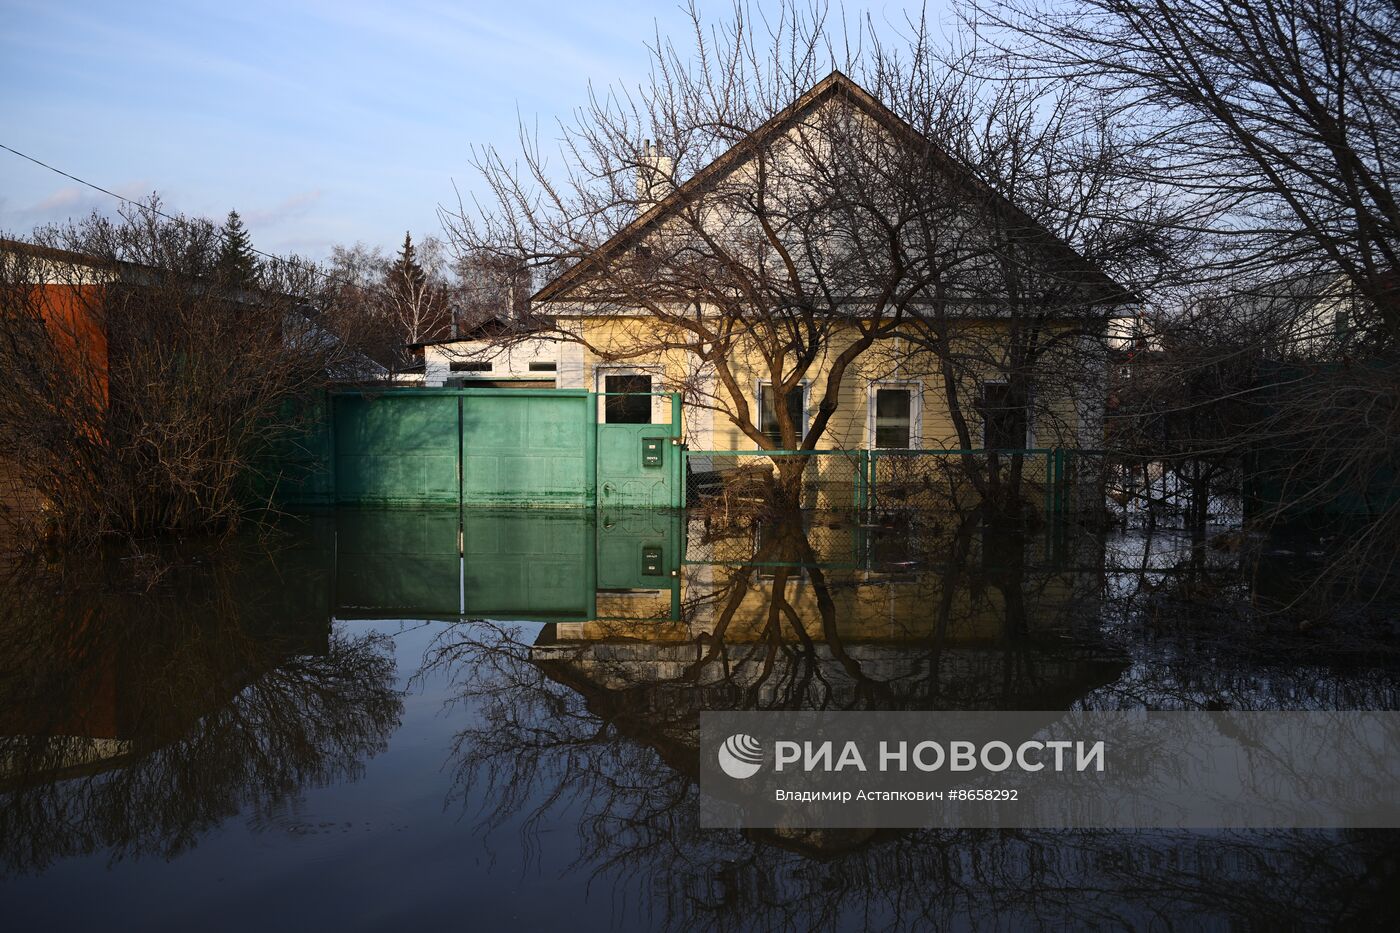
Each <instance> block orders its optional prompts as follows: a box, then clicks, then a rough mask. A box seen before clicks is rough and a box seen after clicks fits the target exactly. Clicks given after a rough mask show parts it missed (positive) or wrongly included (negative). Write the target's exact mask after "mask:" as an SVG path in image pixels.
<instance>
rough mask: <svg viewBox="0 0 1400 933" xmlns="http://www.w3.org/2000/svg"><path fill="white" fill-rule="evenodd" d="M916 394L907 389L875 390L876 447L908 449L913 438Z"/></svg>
mask: <svg viewBox="0 0 1400 933" xmlns="http://www.w3.org/2000/svg"><path fill="white" fill-rule="evenodd" d="M913 426H914V392H913V390H912V389H907V388H877V389H876V390H875V446H876V447H902V448H907V447H909V446H911V445H910V440H911V438H912V437H913Z"/></svg>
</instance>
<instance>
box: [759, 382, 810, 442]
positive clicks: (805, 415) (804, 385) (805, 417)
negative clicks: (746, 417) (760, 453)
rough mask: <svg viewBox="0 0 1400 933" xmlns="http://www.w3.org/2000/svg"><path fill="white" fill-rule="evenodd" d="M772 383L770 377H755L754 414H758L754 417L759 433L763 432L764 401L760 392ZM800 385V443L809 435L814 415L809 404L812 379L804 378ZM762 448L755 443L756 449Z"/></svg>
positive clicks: (798, 440)
mask: <svg viewBox="0 0 1400 933" xmlns="http://www.w3.org/2000/svg"><path fill="white" fill-rule="evenodd" d="M772 384H773V382H772V380H769V379H755V380H754V383H753V405H754V409H755V411H754V415H755V416H756V417H755V418H754V426H755V427H757V428H758V433H759V434H762V433H763V401H762V399H760V398H759V397H758V394H759V392H760V391H762V388H763V386H766V385H772ZM798 385H799V387H800V388H801V389H802V430H801V431H799V432H798V438H797V442H798V443H799V444H800V443H802V439H803V438H804V437H806V436H807V428H808V426H809V425H810V424H811V423H812V416H811V413H810V411H809V409H808V405H809V404H810V403H811V401H812V399H811V392H812V384H811V381H810V380H808V379H803V380H802V382H800V383H799V384H798ZM762 449H763V448H762V447H760V446H759V445H757V444H755V445H754V450H762Z"/></svg>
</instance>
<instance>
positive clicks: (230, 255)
mask: <svg viewBox="0 0 1400 933" xmlns="http://www.w3.org/2000/svg"><path fill="white" fill-rule="evenodd" d="M219 235H220V236H219V238H220V242H219V254H218V256H217V257H216V258H215V260H214V271H215V272H216V273H218V275H219V278H220V279H221V280H222V281H223V282H224V284H226V285H229V286H232V287H235V288H245V287H247V286H249V285H251V284H253V281H254V280H255V279H256V278H257V274H258V257H257V254H255V253H254V252H253V241H252V238H251V237H249V235H248V228H247V227H245V226H243V218H242V217H239V216H238V211H229V212H228V219H227V220H225V221H224V225H223V227H222V228H221V229H220V231H219Z"/></svg>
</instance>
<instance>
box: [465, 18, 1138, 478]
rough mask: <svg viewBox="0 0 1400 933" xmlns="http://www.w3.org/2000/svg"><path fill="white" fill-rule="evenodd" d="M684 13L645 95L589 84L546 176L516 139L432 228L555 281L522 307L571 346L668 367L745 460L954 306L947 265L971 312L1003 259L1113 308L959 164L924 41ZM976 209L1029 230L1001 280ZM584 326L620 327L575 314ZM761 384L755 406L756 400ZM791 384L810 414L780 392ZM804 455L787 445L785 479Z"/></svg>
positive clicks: (959, 144)
mask: <svg viewBox="0 0 1400 933" xmlns="http://www.w3.org/2000/svg"><path fill="white" fill-rule="evenodd" d="M691 17H692V24H693V28H694V31H695V36H694V38H695V42H694V45H693V48H688V49H686V50H685V51H684V52H681V51H678V50H677V48H676V47H675V46H673V45H672V44H671V43H670V42H669V41H668V40H664V39H662V38H661V37H658V40H657V44H656V46H655V49H654V50H653V51H654V54H653V63H652V72H651V76H650V79H649V80H648V81H647V83H646V84H645V85H644V86H642V87H640V88H638V89H637V90H636V91H629V90H626V89H617V90H614V91H611V92H609V93H606V94H596V93H595V94H594V95H592V96H591V98H590V101H589V104H588V105H587V106H586V107H585V108H583V109H581V110H580V111H579V113H578V114H577V117H576V119H575V120H574V121H573V122H572V123H570V124H568V125H565V126H563V127H562V128H561V132H562V135H563V147H564V154H565V157H566V161H567V164H568V168H567V169H566V171H565V173H564V174H563V176H562V177H559V176H556V175H555V174H554V173H553V170H552V168H551V167H550V166H549V165H548V164H547V161H546V158H545V155H544V152H543V150H542V148H541V143H540V140H539V139H538V138H536V137H533V136H531V135H530V134H529V133H527V132H525V131H523V130H522V135H523V142H524V146H525V157H524V160H523V162H521V163H519V164H517V163H516V161H515V160H514V159H512V158H508V157H506V156H504V155H502V154H500V153H498V152H496V151H494V150H487V151H485V152H482V153H479V154H478V156H477V158H476V166H477V168H478V169H479V170H480V171H481V172H482V174H483V176H484V178H485V180H486V182H487V184H488V186H489V188H490V190H491V192H492V193H493V195H494V198H493V199H492V203H490V205H489V206H488V207H487V208H485V209H482V210H479V211H477V212H476V213H474V214H469V213H468V212H466V211H465V210H463V211H461V212H459V213H457V214H456V215H452V216H449V217H448V218H447V220H448V223H449V228H450V231H451V233H452V236H453V241H454V244H455V245H456V246H457V248H458V249H459V251H461V252H464V253H470V252H486V253H490V254H493V255H501V256H512V257H515V258H516V259H517V260H518V261H519V262H521V263H522V264H525V265H528V266H530V267H531V268H535V269H542V270H549V271H550V273H551V275H552V280H551V281H550V283H549V284H548V285H546V286H545V288H544V289H543V290H542V291H541V292H540V293H539V294H538V295H537V296H536V299H537V302H539V303H540V304H539V306H538V307H537V308H536V309H535V310H536V312H538V313H541V314H544V315H549V316H552V317H553V319H554V321H555V326H556V328H557V331H558V333H559V334H560V335H561V336H562V337H563V338H564V339H567V340H574V341H577V342H580V343H583V344H584V345H585V346H586V347H587V348H588V349H589V350H590V351H591V352H592V353H594V354H596V355H597V357H598V358H601V359H604V360H633V361H642V360H645V361H649V362H650V361H655V360H657V359H667V360H671V361H676V362H678V363H679V364H680V365H679V369H680V370H681V371H683V372H684V375H683V376H681V377H679V378H677V377H674V376H673V380H674V382H675V384H674V385H673V386H672V387H673V388H677V389H680V390H682V391H684V392H685V393H686V401H687V403H688V404H689V405H690V406H692V407H693V408H700V409H703V408H709V409H711V410H713V411H715V412H716V413H717V414H719V415H720V416H722V417H723V418H725V419H726V420H727V421H728V422H729V423H730V424H731V425H733V426H734V427H735V428H737V430H738V432H739V433H740V434H742V435H743V436H745V437H747V438H748V439H749V440H751V441H752V442H754V443H755V444H756V445H757V446H758V447H760V448H761V449H789V450H814V449H817V448H818V447H820V446H822V443H823V437H824V436H825V435H826V433H827V430H828V428H829V427H830V426H831V422H832V418H833V416H834V415H835V414H836V412H837V410H838V408H839V407H840V405H841V397H842V395H843V392H846V391H847V389H848V388H849V386H850V384H851V382H852V381H853V378H854V375H855V373H856V372H857V371H858V370H859V368H860V366H861V363H862V361H863V360H865V359H866V358H867V357H871V356H872V354H871V351H872V350H873V349H874V348H877V347H879V346H882V345H883V343H884V342H885V341H887V340H889V339H890V338H893V337H895V336H897V335H900V334H901V333H903V334H906V335H909V334H914V333H922V334H925V335H927V334H929V333H930V332H929V331H928V330H927V329H923V330H922V331H920V329H919V328H917V327H914V326H911V325H912V323H913V322H914V321H916V320H917V319H920V318H921V317H923V316H925V315H926V314H927V309H928V308H930V307H937V306H941V305H946V304H947V303H948V302H949V300H950V296H949V292H948V282H947V278H948V275H947V272H948V266H949V264H955V265H958V266H959V267H962V268H966V269H968V270H975V272H970V273H969V277H970V278H971V277H976V278H978V279H979V282H980V287H981V288H982V289H983V291H984V296H983V297H982V300H983V301H984V302H985V303H991V302H993V301H1001V302H1002V303H1003V304H1004V301H1005V298H1006V283H1005V278H1006V276H1005V272H1006V270H1007V269H1009V268H1011V267H1012V266H1015V265H1018V264H1024V263H1026V262H1032V263H1040V264H1049V265H1051V266H1052V267H1054V268H1055V269H1056V270H1058V273H1057V274H1058V277H1059V278H1060V279H1064V278H1065V277H1066V276H1067V274H1068V272H1069V271H1070V270H1073V271H1074V272H1076V273H1077V274H1078V279H1077V283H1076V284H1077V286H1078V287H1079V289H1080V291H1079V293H1077V294H1076V295H1075V298H1074V300H1075V301H1076V302H1077V303H1078V304H1080V305H1082V304H1084V302H1085V301H1086V300H1088V301H1097V300H1102V298H1103V297H1104V295H1103V294H1099V295H1096V296H1092V297H1088V298H1086V296H1085V294H1084V293H1083V292H1084V290H1085V288H1086V287H1088V286H1092V287H1095V288H1098V289H1099V291H1100V292H1101V293H1103V292H1105V291H1108V292H1112V293H1113V294H1114V295H1115V296H1120V297H1121V290H1120V289H1117V288H1116V287H1115V286H1113V283H1111V282H1108V281H1107V280H1106V279H1105V278H1104V277H1103V276H1102V275H1098V274H1096V273H1094V272H1093V271H1092V270H1091V269H1090V268H1089V266H1088V264H1087V263H1086V262H1085V261H1084V260H1083V259H1082V258H1081V257H1078V256H1076V255H1075V254H1074V253H1073V251H1072V250H1069V249H1067V248H1065V247H1063V245H1062V244H1058V242H1056V241H1055V240H1054V238H1053V237H1052V236H1051V235H1050V233H1049V232H1048V231H1047V230H1045V229H1044V227H1043V226H1041V225H1040V224H1039V223H1037V222H1036V221H1034V220H1032V219H1030V218H1028V217H1027V216H1026V215H1025V214H1024V213H1022V212H1020V211H1018V210H1017V209H1015V208H1014V207H1012V206H1011V205H1010V204H1009V203H1008V202H1007V201H1006V200H1005V198H1004V197H1003V196H1002V195H1001V194H1000V193H999V192H997V191H996V189H995V188H994V187H992V186H991V185H989V184H988V183H986V181H985V180H983V179H980V178H979V177H978V176H977V173H976V172H974V171H972V170H971V169H970V168H969V167H968V166H967V165H966V164H964V162H963V161H961V160H960V159H959V157H958V156H957V155H956V154H955V153H957V152H960V151H962V150H964V149H965V148H966V146H965V145H964V144H963V141H962V140H961V139H960V138H958V137H959V134H961V133H965V132H967V131H968V130H969V129H971V128H972V127H973V125H974V123H975V121H974V122H973V123H968V122H964V123H961V124H958V123H952V124H950V123H948V122H946V121H944V120H943V119H942V117H941V115H940V114H939V112H938V108H939V107H940V106H941V105H942V104H943V103H944V102H945V100H944V97H943V96H942V95H940V94H939V93H936V92H934V93H930V91H929V88H928V87H927V86H926V84H925V83H924V82H926V81H927V80H928V79H929V76H930V74H932V73H933V72H934V71H935V70H936V69H937V68H939V67H940V66H941V65H942V63H941V62H940V61H939V60H938V59H937V58H936V57H935V55H934V53H933V50H932V48H931V46H930V45H929V44H928V43H927V42H926V41H925V39H924V33H922V32H919V31H917V30H916V33H915V35H914V38H912V39H911V41H910V44H909V46H908V47H907V48H904V47H901V49H900V50H899V51H898V52H896V51H894V50H891V49H885V48H881V47H879V46H878V44H875V43H874V38H873V31H871V30H870V29H869V27H868V25H861V26H859V27H858V28H857V33H858V35H849V34H846V35H845V36H844V39H846V40H849V41H846V42H845V44H844V45H843V44H841V43H842V41H843V39H838V36H841V35H842V29H844V28H845V25H846V24H841V25H840V26H839V27H838V26H835V25H834V24H829V23H828V22H827V19H826V13H825V11H824V9H822V8H815V9H811V10H809V9H808V8H805V7H801V6H800V5H797V4H789V5H786V6H785V7H784V9H783V14H782V16H781V17H780V19H779V20H778V21H777V22H773V23H770V22H764V21H758V22H755V21H753V20H752V19H751V18H750V17H749V16H748V15H747V11H746V9H745V8H743V7H736V8H735V10H734V12H733V16H732V18H731V19H730V20H728V21H727V22H725V23H723V24H721V25H720V26H718V27H716V28H714V29H713V30H710V29H709V27H708V26H707V25H706V24H705V23H704V22H703V21H702V18H701V16H700V14H699V12H698V11H697V10H696V9H695V8H693V7H692V9H691ZM765 27H766V31H765ZM862 39H867V40H869V41H870V42H871V43H872V47H873V48H874V51H866V52H862V51H861V48H860V41H861V40H862ZM902 56H912V57H913V62H914V64H913V66H912V69H913V70H912V71H911V70H909V69H908V68H906V67H905V66H903V65H902V64H900V63H901V62H903V61H904V58H902ZM846 72H850V73H852V74H855V75H856V76H857V77H858V78H860V79H862V80H864V81H866V82H867V83H868V84H870V86H871V88H872V90H873V91H874V93H871V92H870V91H867V90H866V89H865V88H864V87H862V86H861V84H859V83H857V82H856V81H854V80H852V79H851V78H848V77H847V75H846ZM969 116H980V112H979V111H978V109H977V108H976V107H973V108H972V109H971V110H970V111H969ZM653 140H654V142H653ZM988 216H1010V217H1014V218H1015V224H1016V225H1018V226H1020V227H1023V228H1025V229H1024V230H1022V231H1021V234H1020V235H1021V236H1022V238H1023V239H1025V240H1033V241H1034V243H1035V246H1034V248H1033V249H1031V248H1020V247H1019V246H1018V249H1019V252H1015V251H1012V250H1008V249H1002V250H1001V259H1002V263H1001V267H1000V268H1001V274H1000V275H999V276H998V275H996V274H995V273H996V269H994V268H992V267H991V266H989V265H988V263H987V261H986V259H987V257H988V256H989V254H993V253H995V252H996V251H997V249H998V247H997V245H996V243H995V242H992V241H989V236H988V230H987V228H986V225H985V223H984V221H985V219H986V218H987V217H988ZM992 239H993V240H994V237H993V238H992ZM1013 253H1014V254H1013ZM554 273H558V274H554ZM993 279H995V280H996V284H992V280H993ZM991 292H996V293H997V297H996V298H991V297H986V295H987V294H990V293H991ZM957 298H958V299H959V300H962V301H964V302H966V300H967V298H968V296H967V295H958V296H957ZM940 313H941V312H940ZM961 316H962V318H963V320H962V321H961V322H959V323H958V325H957V326H958V327H959V328H963V327H965V325H966V324H967V322H968V318H969V315H967V314H966V313H965V308H964V311H963V313H962V315H961ZM957 317H958V313H948V314H946V315H943V317H942V320H944V321H945V322H951V321H953V320H955V319H956V318H957ZM598 318H603V319H611V320H613V321H618V322H624V321H631V322H632V324H631V325H630V326H622V327H611V328H596V327H590V326H586V325H584V324H583V323H582V322H583V320H584V319H593V320H596V319H598ZM638 320H640V321H641V322H642V323H640V324H637V323H636V322H637V321H638ZM938 340H939V338H938V337H937V336H924V337H923V338H922V343H921V346H922V347H924V348H931V347H933V346H934V345H936V344H937V342H938ZM906 349H907V347H906ZM755 381H759V382H762V383H763V384H764V385H765V386H766V387H768V389H769V390H770V393H769V395H768V396H767V398H765V400H764V402H765V404H764V407H765V408H766V409H767V411H758V410H755V406H754V405H753V404H752V402H751V401H750V399H751V398H752V396H753V391H752V386H753V383H754V382H755ZM806 392H810V395H811V398H812V400H813V404H812V406H811V410H812V416H811V418H810V419H809V421H808V422H807V423H806V424H803V423H801V422H799V421H798V420H796V419H795V418H794V417H793V415H792V411H793V406H790V405H789V399H790V398H791V397H793V396H794V395H796V394H798V393H806ZM962 433H964V434H966V433H967V429H966V428H964V429H963V432H962ZM808 459H809V458H805V457H790V458H783V460H782V462H781V463H780V464H779V467H778V470H777V473H778V483H779V486H780V487H781V488H782V489H783V490H787V491H791V489H792V487H793V485H794V484H795V483H796V482H798V481H800V478H801V475H802V472H803V470H804V469H805V467H806V465H807V462H808Z"/></svg>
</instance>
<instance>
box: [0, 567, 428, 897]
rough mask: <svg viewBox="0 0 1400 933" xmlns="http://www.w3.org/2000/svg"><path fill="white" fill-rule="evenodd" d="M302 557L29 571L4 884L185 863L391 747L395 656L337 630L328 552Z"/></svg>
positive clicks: (4, 797)
mask: <svg viewBox="0 0 1400 933" xmlns="http://www.w3.org/2000/svg"><path fill="white" fill-rule="evenodd" d="M300 544H301V546H293V543H292V542H286V541H283V542H280V544H278V545H276V546H274V548H273V549H272V550H264V549H263V548H262V547H261V546H258V545H253V546H250V547H247V548H245V549H243V550H242V551H241V552H240V553H238V554H230V553H228V551H229V548H228V547H224V548H222V549H220V550H219V551H218V552H217V554H215V553H214V552H211V553H210V554H208V555H204V556H203V557H204V559H201V558H200V557H198V556H196V557H190V556H189V555H184V556H182V557H180V558H178V563H177V564H176V566H174V567H173V568H172V569H166V565H165V564H163V563H160V562H159V561H157V560H156V559H154V558H151V557H150V556H148V555H145V556H138V557H137V558H136V559H135V560H132V559H127V560H115V559H114V560H109V561H96V562H84V563H76V562H75V563H74V564H73V565H69V566H63V567H59V568H48V569H44V570H39V569H36V568H24V569H17V570H13V571H12V576H11V578H10V579H8V580H7V581H5V586H4V589H3V592H4V593H5V595H6V601H5V603H4V604H3V605H0V638H3V641H2V642H0V644H3V648H2V649H0V651H2V652H3V653H2V654H0V858H3V864H4V870H5V872H6V873H24V872H32V871H38V870H41V869H43V868H44V867H45V866H47V865H48V864H50V863H51V862H53V861H54V860H56V859H58V858H61V857H65V856H70V855H75V854H83V853H90V852H95V851H99V850H108V851H109V852H110V854H111V856H112V858H114V859H117V858H123V857H128V856H139V855H157V856H160V857H163V858H171V857H173V856H175V855H177V854H179V853H181V852H182V851H184V850H187V849H189V848H190V847H192V846H194V845H195V844H196V842H197V841H198V840H199V838H200V836H201V835H202V834H203V833H205V832H207V831H208V830H210V829H211V828H213V827H214V826H216V825H218V824H219V823H220V822H222V821H224V820H226V819H228V818H230V817H232V816H234V815H236V814H239V813H245V814H252V815H253V816H254V817H255V818H256V816H257V815H260V814H265V813H267V812H269V811H270V810H272V809H274V808H276V807H278V806H279V805H281V804H282V803H283V802H284V801H286V800H287V799H288V798H290V797H292V796H294V795H296V794H297V793H298V792H299V791H301V790H302V789H304V788H307V787H310V786H316V785H323V784H326V783H330V782H335V781H343V780H347V779H352V778H354V777H355V776H356V775H357V774H358V772H359V770H360V769H361V768H363V764H364V761H365V760H366V759H367V758H369V757H370V756H372V755H374V754H376V753H377V752H379V751H381V750H382V749H383V748H384V747H385V744H386V742H387V739H388V736H389V735H390V733H391V732H392V731H393V730H394V728H395V727H396V726H397V724H398V721H399V716H400V711H401V709H402V700H401V696H400V694H399V693H398V692H397V691H396V690H395V683H394V677H395V663H394V659H393V657H392V654H391V650H390V649H391V645H390V644H389V639H388V638H387V637H385V636H383V635H378V634H365V635H355V636H349V635H345V634H342V633H338V632H335V631H332V629H331V625H330V602H331V600H330V592H329V584H328V580H329V577H330V568H329V567H328V566H322V565H321V563H322V561H323V560H324V558H325V556H326V555H328V554H329V553H330V551H329V549H328V548H325V547H318V546H314V544H315V543H314V542H311V543H310V545H311V546H308V542H300ZM215 557H216V558H217V559H214V558H215ZM161 560H164V558H161ZM145 565H150V566H152V567H155V568H158V569H157V570H156V571H155V572H154V573H151V572H143V570H142V568H143V566H145Z"/></svg>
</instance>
